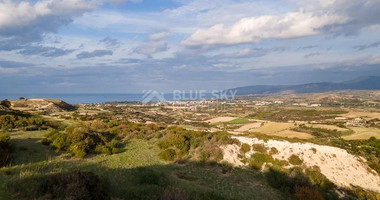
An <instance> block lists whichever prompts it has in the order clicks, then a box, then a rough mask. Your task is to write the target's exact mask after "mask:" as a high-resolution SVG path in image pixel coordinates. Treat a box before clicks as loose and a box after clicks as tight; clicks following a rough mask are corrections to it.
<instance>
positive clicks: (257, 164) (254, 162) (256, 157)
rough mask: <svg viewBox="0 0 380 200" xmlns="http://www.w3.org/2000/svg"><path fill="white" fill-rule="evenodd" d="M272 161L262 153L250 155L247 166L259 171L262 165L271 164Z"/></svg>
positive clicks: (269, 156)
mask: <svg viewBox="0 0 380 200" xmlns="http://www.w3.org/2000/svg"><path fill="white" fill-rule="evenodd" d="M273 162H274V159H273V157H272V156H271V155H268V154H263V153H255V154H252V156H251V159H250V160H249V163H248V166H249V167H251V168H254V169H261V167H262V166H263V164H264V163H273Z"/></svg>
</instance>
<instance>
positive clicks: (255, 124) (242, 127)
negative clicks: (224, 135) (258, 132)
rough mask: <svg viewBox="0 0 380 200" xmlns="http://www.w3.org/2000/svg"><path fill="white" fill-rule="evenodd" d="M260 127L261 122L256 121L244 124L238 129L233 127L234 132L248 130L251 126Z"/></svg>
mask: <svg viewBox="0 0 380 200" xmlns="http://www.w3.org/2000/svg"><path fill="white" fill-rule="evenodd" d="M260 127H261V122H256V123H250V124H245V125H243V126H241V127H240V128H238V129H235V131H236V132H246V131H249V130H250V129H253V128H260Z"/></svg>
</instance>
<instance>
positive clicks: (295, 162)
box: [289, 154, 303, 165]
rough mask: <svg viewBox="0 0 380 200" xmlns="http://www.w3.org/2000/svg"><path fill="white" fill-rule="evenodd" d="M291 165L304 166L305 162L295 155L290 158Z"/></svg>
mask: <svg viewBox="0 0 380 200" xmlns="http://www.w3.org/2000/svg"><path fill="white" fill-rule="evenodd" d="M289 163H290V164H292V165H302V163H303V160H302V159H301V158H300V157H298V156H296V155H294V154H293V155H291V156H290V157H289Z"/></svg>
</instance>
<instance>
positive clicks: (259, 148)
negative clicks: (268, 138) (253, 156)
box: [252, 144, 267, 153]
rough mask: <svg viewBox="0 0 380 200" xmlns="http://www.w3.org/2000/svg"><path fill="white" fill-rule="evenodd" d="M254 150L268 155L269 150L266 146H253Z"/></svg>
mask: <svg viewBox="0 0 380 200" xmlns="http://www.w3.org/2000/svg"><path fill="white" fill-rule="evenodd" d="M252 150H254V151H257V152H259V153H267V148H266V147H265V145H264V144H253V145H252Z"/></svg>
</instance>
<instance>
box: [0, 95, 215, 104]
mask: <svg viewBox="0 0 380 200" xmlns="http://www.w3.org/2000/svg"><path fill="white" fill-rule="evenodd" d="M20 97H23V98H25V99H60V100H63V101H65V102H67V103H69V104H86V103H94V104H95V103H107V102H143V101H144V100H146V98H149V95H146V94H143V93H141V94H2V93H0V100H3V99H9V100H17V99H19V98H20ZM152 97H153V98H152V99H149V100H150V101H152V102H154V101H177V100H179V101H181V100H182V101H186V100H200V99H216V98H217V96H216V95H215V94H211V93H204V94H202V95H197V94H195V93H193V94H190V93H183V94H181V95H180V96H178V94H173V93H165V94H163V95H162V97H163V98H156V97H155V96H154V95H153V96H152Z"/></svg>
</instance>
